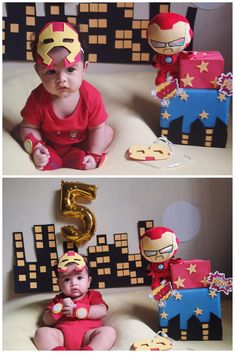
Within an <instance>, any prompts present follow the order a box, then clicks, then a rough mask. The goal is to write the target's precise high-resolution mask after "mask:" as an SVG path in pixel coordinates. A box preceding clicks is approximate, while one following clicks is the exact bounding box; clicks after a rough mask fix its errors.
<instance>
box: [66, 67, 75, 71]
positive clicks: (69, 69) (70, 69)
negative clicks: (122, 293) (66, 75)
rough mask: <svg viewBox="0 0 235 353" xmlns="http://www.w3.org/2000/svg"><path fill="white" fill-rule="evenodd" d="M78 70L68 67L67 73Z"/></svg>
mask: <svg viewBox="0 0 235 353" xmlns="http://www.w3.org/2000/svg"><path fill="white" fill-rule="evenodd" d="M75 70H76V69H75V67H68V68H67V71H68V72H74V71H75Z"/></svg>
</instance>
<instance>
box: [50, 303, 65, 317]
mask: <svg viewBox="0 0 235 353" xmlns="http://www.w3.org/2000/svg"><path fill="white" fill-rule="evenodd" d="M62 309H63V304H62V303H56V304H55V305H54V306H53V307H52V309H51V315H52V316H53V318H54V319H55V320H59V319H60V318H61V317H62V316H63V315H64V314H63V313H62Z"/></svg>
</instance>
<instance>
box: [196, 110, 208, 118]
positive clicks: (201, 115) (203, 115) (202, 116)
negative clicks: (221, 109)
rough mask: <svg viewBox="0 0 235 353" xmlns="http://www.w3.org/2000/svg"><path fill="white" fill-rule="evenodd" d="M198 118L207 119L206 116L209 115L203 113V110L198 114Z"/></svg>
mask: <svg viewBox="0 0 235 353" xmlns="http://www.w3.org/2000/svg"><path fill="white" fill-rule="evenodd" d="M198 115H199V116H200V118H201V119H208V115H209V113H207V112H205V110H203V111H202V112H201V113H200V114H198Z"/></svg>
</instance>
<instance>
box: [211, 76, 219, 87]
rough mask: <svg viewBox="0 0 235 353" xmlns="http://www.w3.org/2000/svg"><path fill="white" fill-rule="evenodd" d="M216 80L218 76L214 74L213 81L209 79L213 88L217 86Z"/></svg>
mask: <svg viewBox="0 0 235 353" xmlns="http://www.w3.org/2000/svg"><path fill="white" fill-rule="evenodd" d="M217 80H218V77H217V76H215V78H214V81H210V83H211V84H212V86H213V88H217V86H218V82H217Z"/></svg>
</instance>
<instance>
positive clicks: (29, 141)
mask: <svg viewBox="0 0 235 353" xmlns="http://www.w3.org/2000/svg"><path fill="white" fill-rule="evenodd" d="M38 143H41V144H42V145H44V144H45V143H44V142H43V141H41V140H39V139H37V138H36V137H35V136H34V135H33V134H32V133H30V134H28V135H27V136H26V138H25V140H24V149H25V151H26V152H28V153H29V154H32V153H33V152H34V149H35V147H36V146H37V144H38Z"/></svg>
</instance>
